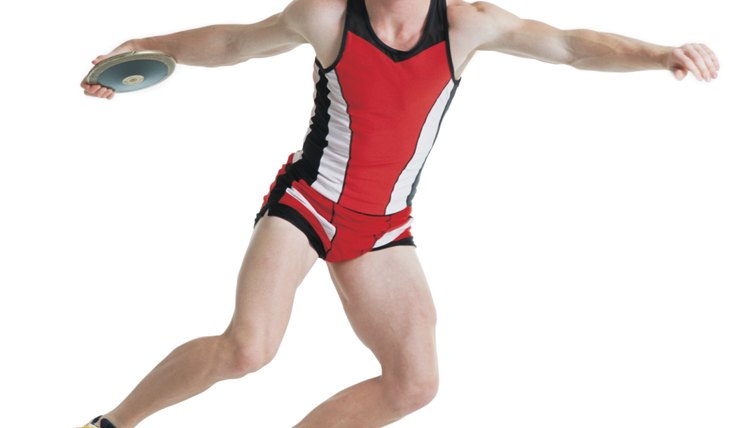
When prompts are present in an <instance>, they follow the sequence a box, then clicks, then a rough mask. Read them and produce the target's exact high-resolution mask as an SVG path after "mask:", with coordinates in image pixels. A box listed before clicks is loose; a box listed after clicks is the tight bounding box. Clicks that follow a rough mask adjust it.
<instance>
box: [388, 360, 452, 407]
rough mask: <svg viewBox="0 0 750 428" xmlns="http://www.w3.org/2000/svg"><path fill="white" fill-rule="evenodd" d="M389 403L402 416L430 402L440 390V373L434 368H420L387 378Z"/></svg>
mask: <svg viewBox="0 0 750 428" xmlns="http://www.w3.org/2000/svg"><path fill="white" fill-rule="evenodd" d="M384 381H386V385H387V387H386V389H387V391H386V393H387V397H388V398H387V399H388V402H389V405H390V406H391V408H392V409H393V411H394V412H395V413H397V414H398V415H400V416H405V415H408V414H409V413H412V412H415V411H417V410H419V409H421V408H422V407H424V406H426V405H428V404H430V402H431V401H432V400H433V399H434V398H435V396H436V395H437V392H438V385H439V380H438V374H437V371H433V370H418V371H414V372H412V373H410V374H402V375H401V376H399V377H398V378H396V379H393V378H391V379H389V380H386V379H384Z"/></svg>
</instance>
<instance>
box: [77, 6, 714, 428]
mask: <svg viewBox="0 0 750 428" xmlns="http://www.w3.org/2000/svg"><path fill="white" fill-rule="evenodd" d="M303 43H309V44H310V45H312V47H313V49H314V51H315V55H316V58H315V97H314V98H315V109H314V112H313V116H312V120H311V122H310V128H309V132H308V134H307V136H306V138H305V140H304V144H303V147H302V150H300V151H299V152H297V153H294V154H292V155H290V156H289V159H288V160H287V163H286V164H285V165H284V167H283V168H282V169H281V171H280V172H279V174H278V176H277V177H276V180H275V181H274V183H273V184H272V186H271V189H270V191H269V193H268V194H267V195H266V197H265V198H264V200H263V203H262V205H261V209H260V212H259V214H258V216H257V218H256V224H255V230H254V233H253V237H252V239H251V241H250V244H249V247H248V250H247V253H246V255H245V258H244V261H243V263H242V266H241V268H240V272H239V278H238V284H237V295H236V307H235V312H234V315H233V317H232V319H231V322H230V323H229V326H228V328H227V329H226V331H224V332H223V333H222V334H220V335H217V336H212V337H203V338H198V339H195V340H193V341H190V342H188V343H185V344H184V345H182V346H180V347H178V348H177V349H175V350H174V351H173V352H172V353H171V354H169V355H168V356H167V357H166V358H165V359H164V360H163V361H162V362H161V363H160V364H159V365H158V366H156V368H155V369H154V370H153V371H152V372H151V373H149V374H148V375H147V376H146V377H145V378H144V379H143V380H142V381H141V382H140V384H138V385H137V387H136V388H135V389H134V390H133V392H132V393H131V394H130V395H129V396H128V397H127V398H126V399H125V400H124V401H123V402H122V403H120V404H119V405H118V406H117V407H115V408H114V409H113V410H111V411H110V412H109V413H106V414H104V415H103V416H101V417H98V418H96V419H94V420H93V421H91V422H90V423H89V424H88V425H86V426H87V427H92V426H96V427H101V428H110V427H117V428H131V427H134V426H136V425H137V424H138V423H140V422H141V421H142V420H144V419H145V418H146V417H148V416H149V415H151V414H153V413H154V412H157V411H158V410H160V409H163V408H165V407H167V406H170V405H173V404H175V403H178V402H180V401H182V400H185V399H187V398H189V397H191V396H194V395H196V394H199V393H200V392H202V391H204V390H206V389H207V388H209V387H210V386H211V385H213V384H214V383H216V382H218V381H220V380H224V379H229V378H239V377H242V376H244V375H246V374H248V373H252V372H255V371H256V370H259V369H260V368H261V367H263V366H264V365H266V364H267V363H268V362H269V361H270V360H271V359H272V358H273V357H274V355H275V353H276V351H277V349H278V347H279V344H280V342H281V339H282V336H283V335H284V331H285V329H286V326H287V322H288V320H289V316H290V311H291V308H292V300H293V299H294V295H295V290H296V289H297V287H298V285H299V284H300V283H301V281H302V280H303V278H304V277H305V275H306V274H307V272H308V271H309V270H310V268H311V266H312V265H313V263H314V262H315V260H316V259H317V258H322V259H324V260H325V261H326V262H327V265H328V268H329V271H330V274H331V278H332V280H333V283H334V284H335V286H336V288H337V290H338V292H339V295H340V297H341V301H342V303H343V306H344V309H345V312H346V314H347V316H348V318H349V321H350V322H351V325H352V327H353V328H354V330H355V332H356V333H357V335H358V336H359V338H360V339H361V340H362V342H363V343H364V344H365V345H366V346H367V347H369V349H371V350H372V352H373V354H374V355H375V357H376V358H377V360H378V361H379V363H380V365H381V367H382V373H381V375H380V376H378V377H375V378H373V379H369V380H365V381H363V382H362V383H359V384H357V385H354V386H351V387H350V388H348V389H345V390H343V391H341V392H340V393H338V394H336V395H334V396H333V397H331V398H330V399H328V400H327V401H325V402H324V403H322V404H321V405H320V406H318V407H317V408H315V409H314V410H312V412H311V413H309V414H308V415H307V416H306V417H305V418H304V419H303V420H302V421H301V422H300V423H299V424H298V425H297V426H298V427H325V428H334V427H347V428H351V427H379V426H384V425H387V424H390V423H392V422H394V421H396V420H398V419H400V418H402V417H404V416H405V415H407V414H409V413H411V412H414V411H415V410H417V409H419V408H421V407H423V406H425V405H426V404H427V403H429V402H430V401H431V400H432V398H433V397H434V396H435V394H436V392H437V388H438V368H437V359H436V354H435V308H434V306H433V302H432V298H431V296H430V291H429V288H428V286H427V281H426V279H425V276H424V273H423V272H422V269H421V267H420V263H419V261H418V259H417V254H416V251H415V247H414V243H413V239H412V236H411V232H410V224H411V200H412V197H413V195H414V192H415V189H416V186H417V183H418V181H419V175H420V171H421V169H422V166H423V165H424V162H425V159H426V158H427V155H428V154H429V152H430V150H431V148H432V144H433V142H434V141H435V138H436V136H437V132H438V129H439V127H440V123H441V121H442V119H443V115H444V114H445V112H446V110H447V109H448V106H449V105H450V102H451V99H452V97H453V95H454V93H455V91H456V88H457V87H458V85H459V79H460V77H461V73H462V72H463V70H464V68H465V67H466V65H467V64H468V63H469V61H470V60H471V58H472V57H473V56H474V54H475V53H476V52H478V51H496V52H502V53H508V54H513V55H517V56H522V57H528V58H534V59H537V60H541V61H545V62H550V63H556V64H568V65H571V66H573V67H576V68H580V69H589V70H601V71H636V70H648V69H664V70H669V71H671V72H672V73H673V74H674V76H676V78H677V79H680V80H682V79H683V78H684V77H685V76H686V75H688V74H692V75H694V76H695V77H696V78H697V79H698V80H702V81H706V82H708V81H711V80H712V79H715V78H716V77H717V72H718V70H719V63H718V61H717V59H716V56H715V55H714V53H713V52H712V51H711V50H710V49H709V48H708V47H706V46H705V45H702V44H686V45H683V46H681V47H667V46H659V45H654V44H650V43H645V42H642V41H638V40H634V39H630V38H626V37H623V36H619V35H615V34H607V33H600V32H595V31H590V30H569V31H563V30H559V29H557V28H554V27H551V26H549V25H547V24H544V23H541V22H537V21H532V20H526V19H520V18H518V17H516V16H514V15H512V14H511V13H508V12H506V11H505V10H503V9H501V8H499V7H497V6H495V5H493V4H490V3H485V2H477V3H466V2H464V1H462V0H294V1H292V3H291V4H289V5H288V6H287V7H286V8H285V9H284V10H283V11H282V12H281V13H278V14H276V15H274V16H271V17H270V18H268V19H266V20H264V21H261V22H258V23H254V24H250V25H216V26H210V27H205V28H198V29H194V30H189V31H184V32H180V33H176V34H170V35H166V36H159V37H151V38H145V39H137V40H130V41H127V42H125V43H123V44H122V45H120V46H119V47H117V48H116V49H114V50H113V51H112V52H111V53H109V54H108V55H103V56H100V57H98V58H97V59H95V60H94V63H97V62H99V61H101V60H103V59H105V58H107V57H109V56H112V55H115V54H118V53H122V52H127V51H139V50H158V51H162V52H165V53H167V54H169V55H171V56H173V57H174V58H175V59H176V60H177V62H178V63H181V64H188V65H200V66H222V65H232V64H237V63H240V62H243V61H246V60H248V59H251V58H258V57H265V56H271V55H277V54H280V53H283V52H286V51H289V50H291V49H293V48H295V47H296V46H299V45H301V44H303ZM82 86H83V88H84V91H85V93H86V94H88V95H91V96H95V97H101V98H112V97H113V96H114V92H113V91H112V90H111V89H108V88H105V87H101V86H98V85H88V84H86V83H85V82H84V83H82ZM279 254H283V255H284V257H279V256H278V255H279Z"/></svg>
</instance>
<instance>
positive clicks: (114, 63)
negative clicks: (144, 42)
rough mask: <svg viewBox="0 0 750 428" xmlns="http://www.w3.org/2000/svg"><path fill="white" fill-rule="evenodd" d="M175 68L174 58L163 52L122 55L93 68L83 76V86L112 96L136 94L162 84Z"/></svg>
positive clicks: (140, 52) (127, 53)
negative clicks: (107, 90) (95, 87)
mask: <svg viewBox="0 0 750 428" xmlns="http://www.w3.org/2000/svg"><path fill="white" fill-rule="evenodd" d="M176 64H177V63H176V62H175V60H174V58H172V57H171V56H169V55H167V54H164V53H162V52H157V51H139V52H125V53H122V54H119V55H115V56H113V57H110V58H107V59H105V60H103V61H101V62H100V63H98V64H96V65H95V66H94V67H93V68H92V69H91V71H89V74H88V75H87V76H86V83H88V84H90V85H102V86H105V87H107V88H110V89H113V90H114V91H115V92H132V91H138V90H141V89H146V88H148V87H149V86H153V85H156V84H157V83H159V82H162V81H164V79H166V78H167V77H169V76H170V75H171V74H172V72H173V71H174V69H175V65H176Z"/></svg>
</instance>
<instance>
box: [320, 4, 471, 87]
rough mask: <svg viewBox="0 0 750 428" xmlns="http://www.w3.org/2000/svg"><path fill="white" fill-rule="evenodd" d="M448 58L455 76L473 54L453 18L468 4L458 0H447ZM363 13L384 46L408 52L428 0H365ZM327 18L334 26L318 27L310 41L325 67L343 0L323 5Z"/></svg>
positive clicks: (333, 50)
mask: <svg viewBox="0 0 750 428" xmlns="http://www.w3.org/2000/svg"><path fill="white" fill-rule="evenodd" d="M447 3H448V23H449V28H450V30H449V38H450V44H451V56H452V58H451V60H452V61H453V65H454V68H455V71H456V78H459V77H460V75H461V72H462V71H463V69H464V68H465V66H466V64H467V63H468V61H469V60H470V59H471V56H472V55H473V48H472V47H471V43H470V41H471V38H470V37H466V36H465V35H464V33H465V32H464V31H462V30H461V29H460V26H456V25H454V21H456V20H460V19H461V13H462V12H463V10H462V9H465V8H467V7H470V6H469V5H468V4H467V3H465V2H464V1H462V0H459V1H456V0H447ZM365 4H366V6H367V13H368V16H369V18H370V24H371V25H372V28H373V30H374V31H375V35H376V36H377V37H378V38H379V39H380V40H381V41H382V42H383V43H385V44H386V45H388V46H390V47H392V48H393V49H396V50H400V51H408V50H410V49H411V48H413V47H414V46H415V45H416V44H417V43H418V42H419V40H420V38H421V36H422V33H423V31H424V27H425V24H426V19H427V13H428V9H429V6H430V0H412V1H406V0H366V1H365ZM326 10H327V13H326V15H328V17H329V18H330V19H331V22H332V23H334V22H335V23H337V24H336V25H330V26H320V27H317V28H320V29H321V30H320V32H316V33H317V34H315V36H316V37H313V38H312V39H311V40H310V42H311V44H312V45H313V48H314V49H315V52H316V54H317V57H318V59H319V60H320V62H321V63H322V64H323V65H324V66H325V67H328V66H329V65H331V64H333V62H334V61H335V60H336V58H337V56H338V53H339V50H340V47H341V39H342V35H343V29H344V19H345V15H346V0H333V2H329V4H328V7H327V9H326Z"/></svg>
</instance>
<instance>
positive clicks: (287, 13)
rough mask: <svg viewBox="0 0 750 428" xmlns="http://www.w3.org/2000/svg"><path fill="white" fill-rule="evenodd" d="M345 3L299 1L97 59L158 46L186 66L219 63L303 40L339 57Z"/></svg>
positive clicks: (133, 43) (104, 91)
mask: <svg viewBox="0 0 750 428" xmlns="http://www.w3.org/2000/svg"><path fill="white" fill-rule="evenodd" d="M343 5H345V3H344V2H342V1H341V0H294V1H292V2H291V3H290V4H289V5H288V6H287V7H286V8H285V9H284V11H282V12H280V13H278V14H276V15H273V16H271V17H269V18H267V19H265V20H263V21H260V22H256V23H253V24H247V25H212V26H208V27H202V28H196V29H192V30H187V31H181V32H178V33H173V34H168V35H163V36H155V37H147V38H143V39H133V40H129V41H127V42H125V43H123V44H121V45H120V46H118V47H117V48H115V49H114V50H113V51H112V52H110V53H109V54H107V55H101V56H99V57H97V58H96V59H95V60H94V61H93V62H94V63H95V64H96V63H98V62H99V61H102V60H103V59H105V58H108V57H110V56H113V55H116V54H119V53H123V52H129V51H141V50H156V51H161V52H164V53H166V54H168V55H170V56H172V57H173V58H174V59H175V60H176V61H177V62H178V63H180V64H186V65H197V66H205V67H218V66H224V65H233V64H238V63H241V62H244V61H247V60H249V59H252V58H261V57H267V56H272V55H277V54H280V53H283V52H287V51H289V50H291V49H294V48H295V47H297V46H299V45H300V44H303V43H310V44H312V45H313V47H314V48H315V51H316V53H317V54H318V57H319V58H321V59H322V60H324V61H325V60H326V59H327V58H329V57H333V56H335V52H336V50H335V46H336V41H337V37H338V35H339V34H340V29H339V26H340V23H341V22H342V20H343V10H344V9H343ZM81 86H82V87H83V88H84V91H85V93H86V94H87V95H92V96H97V97H101V98H112V96H113V95H114V92H113V91H112V90H111V89H109V88H105V87H102V86H99V85H88V84H86V82H85V81H84V82H82V83H81Z"/></svg>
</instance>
